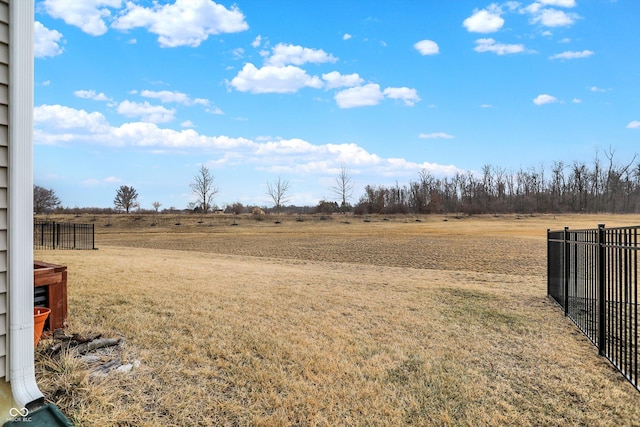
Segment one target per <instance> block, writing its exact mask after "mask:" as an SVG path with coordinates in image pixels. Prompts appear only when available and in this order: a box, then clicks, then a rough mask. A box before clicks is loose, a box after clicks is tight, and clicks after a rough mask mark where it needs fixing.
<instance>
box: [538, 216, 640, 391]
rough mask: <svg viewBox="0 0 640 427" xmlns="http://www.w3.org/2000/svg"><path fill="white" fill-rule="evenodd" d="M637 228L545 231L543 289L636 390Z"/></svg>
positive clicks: (637, 369) (602, 225)
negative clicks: (545, 256) (545, 287)
mask: <svg viewBox="0 0 640 427" xmlns="http://www.w3.org/2000/svg"><path fill="white" fill-rule="evenodd" d="M638 230H640V226H634V227H616V228H605V226H604V224H599V225H598V228H596V229H587V230H569V228H568V227H565V228H564V230H561V231H551V230H547V293H548V295H549V296H550V297H551V298H553V299H554V300H555V301H556V302H557V303H558V304H559V305H560V306H561V307H562V309H563V311H564V313H565V315H566V316H568V317H569V318H570V319H571V320H572V321H573V322H574V323H575V324H576V325H577V326H578V328H580V330H581V331H582V332H583V333H584V334H585V335H586V336H587V337H588V338H589V339H590V340H591V341H592V342H593V344H594V345H596V346H597V347H598V351H599V353H600V355H602V356H604V357H606V358H607V359H609V361H610V362H611V363H612V364H613V365H614V366H615V367H616V368H617V369H618V370H619V371H620V372H621V373H622V374H623V375H624V376H625V377H626V378H627V379H628V380H629V381H630V382H631V384H633V385H634V386H635V387H636V389H638V390H639V391H640V384H639V381H638V377H639V375H640V369H639V367H638V361H639V351H638V336H639V328H638V322H639V317H638V250H639V247H638V234H639V232H638Z"/></svg>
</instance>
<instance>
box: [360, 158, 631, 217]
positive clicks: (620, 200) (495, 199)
mask: <svg viewBox="0 0 640 427" xmlns="http://www.w3.org/2000/svg"><path fill="white" fill-rule="evenodd" d="M605 158H606V160H604V161H603V160H601V159H600V158H599V157H598V156H597V155H596V158H595V160H594V161H593V164H589V165H588V164H587V163H585V162H573V163H572V164H565V163H564V162H554V163H553V165H552V166H551V168H550V169H545V168H544V167H543V166H540V167H530V168H527V169H519V170H518V171H516V172H508V171H507V170H506V169H504V168H501V167H495V166H491V165H485V166H484V167H483V168H482V170H481V172H480V173H479V174H474V173H471V172H468V173H457V174H455V175H454V176H453V177H446V178H436V177H435V176H433V175H432V174H431V173H430V172H428V171H426V170H423V171H422V172H420V174H419V177H418V179H417V180H415V181H411V182H409V184H406V185H402V186H400V185H399V184H396V185H394V186H372V185H367V186H366V187H365V193H364V195H362V196H361V197H360V200H359V201H358V203H357V204H356V206H355V207H354V212H355V213H357V214H371V213H383V214H389V213H414V214H428V213H441V214H444V213H464V214H469V215H473V214H483V213H545V212H549V213H551V212H553V213H569V212H608V213H631V212H637V211H638V209H640V163H638V164H635V165H634V161H635V158H636V157H635V156H634V157H633V158H632V159H631V161H630V162H628V163H625V164H623V165H619V164H616V163H615V161H614V152H613V151H611V150H609V151H608V152H606V153H605Z"/></svg>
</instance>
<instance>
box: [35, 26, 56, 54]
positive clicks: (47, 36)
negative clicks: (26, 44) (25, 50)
mask: <svg viewBox="0 0 640 427" xmlns="http://www.w3.org/2000/svg"><path fill="white" fill-rule="evenodd" d="M33 30H34V31H33V42H34V46H33V55H34V56H35V57H36V58H46V57H47V56H56V55H60V54H61V53H62V51H63V49H62V47H60V41H61V39H62V33H60V32H58V31H56V30H50V29H48V28H47V27H45V26H44V25H42V24H41V23H40V22H38V21H35V22H34V26H33Z"/></svg>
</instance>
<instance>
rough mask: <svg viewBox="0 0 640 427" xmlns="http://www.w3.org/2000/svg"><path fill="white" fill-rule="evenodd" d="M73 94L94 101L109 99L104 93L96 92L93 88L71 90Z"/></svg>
mask: <svg viewBox="0 0 640 427" xmlns="http://www.w3.org/2000/svg"><path fill="white" fill-rule="evenodd" d="M73 94H74V95H75V96H77V97H78V98H82V99H92V100H94V101H111V98H109V97H107V95H105V94H104V93H102V92H100V93H96V91H95V90H76V91H75V92H73Z"/></svg>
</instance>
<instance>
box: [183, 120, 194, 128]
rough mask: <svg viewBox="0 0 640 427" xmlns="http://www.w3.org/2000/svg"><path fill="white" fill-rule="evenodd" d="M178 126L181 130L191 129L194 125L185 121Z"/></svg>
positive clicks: (189, 121)
mask: <svg viewBox="0 0 640 427" xmlns="http://www.w3.org/2000/svg"><path fill="white" fill-rule="evenodd" d="M180 126H182V127H183V128H192V127H194V126H195V125H194V124H193V122H192V121H191V120H185V121H184V122H182V123H180Z"/></svg>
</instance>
